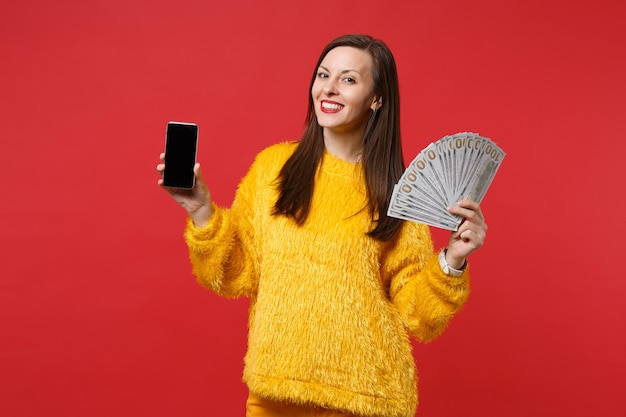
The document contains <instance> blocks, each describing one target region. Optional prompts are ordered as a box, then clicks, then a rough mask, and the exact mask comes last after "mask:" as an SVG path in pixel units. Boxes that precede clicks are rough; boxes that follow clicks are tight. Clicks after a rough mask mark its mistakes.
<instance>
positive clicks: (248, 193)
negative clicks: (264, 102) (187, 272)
mask: <svg viewBox="0 0 626 417" xmlns="http://www.w3.org/2000/svg"><path fill="white" fill-rule="evenodd" d="M310 92H311V94H310V100H309V109H308V125H307V129H306V131H305V133H304V135H303V136H302V138H301V140H300V142H298V143H281V144H277V145H274V146H270V147H269V148H267V149H265V150H263V151H262V152H261V153H260V154H259V155H258V156H257V158H256V160H255V162H254V163H253V165H252V167H251V168H250V170H249V171H248V173H247V175H246V176H245V177H244V178H243V180H242V181H241V184H240V185H239V188H238V190H237V194H236V196H235V200H234V202H233V204H232V207H231V208H222V207H218V206H217V205H215V204H214V203H213V201H212V200H211V198H210V193H209V190H208V187H207V185H206V183H205V181H204V179H203V176H202V172H201V170H200V166H199V164H196V167H195V172H196V176H197V181H196V184H195V186H194V187H193V188H192V189H191V190H182V191H181V190H179V189H171V188H168V187H165V186H163V180H162V179H161V180H159V184H160V185H161V186H163V188H164V189H165V190H166V191H167V192H168V193H169V194H170V195H171V196H172V197H173V198H174V199H175V200H176V201H177V202H178V203H179V204H180V205H181V206H182V207H183V208H185V210H186V211H187V214H188V215H189V220H188V223H187V229H186V232H185V238H186V242H187V245H188V247H189V252H190V257H191V262H192V266H193V271H194V273H195V274H196V276H197V278H198V280H199V282H200V283H201V284H202V285H203V286H205V287H207V288H209V289H211V290H212V291H214V292H215V293H217V294H219V295H222V296H225V297H232V298H235V297H249V298H250V299H251V306H250V318H249V337H248V352H247V354H246V359H245V369H244V376H243V379H244V381H245V382H246V384H247V386H248V388H249V393H250V395H249V398H248V401H247V416H248V417H253V416H254V417H257V416H265V417H272V416H283V415H289V416H295V417H297V416H305V415H306V416H314V415H315V416H336V417H348V416H353V415H359V416H365V417H366V416H381V415H384V416H389V417H410V416H413V415H414V413H415V409H416V407H417V389H416V388H417V387H416V384H417V377H416V370H415V364H414V361H413V357H412V353H411V343H410V339H409V334H413V335H414V336H415V337H416V338H418V339H419V340H422V341H429V340H432V339H433V338H435V337H437V336H438V335H439V334H440V333H441V332H442V331H443V330H444V329H445V327H446V326H447V323H448V321H449V320H450V319H451V317H452V316H453V315H454V314H455V313H456V312H457V311H458V310H459V309H460V308H461V306H463V304H464V302H465V300H466V299H467V296H468V293H469V277H468V273H467V272H466V270H465V265H466V258H467V256H468V255H469V254H470V253H472V252H473V251H474V250H475V249H477V248H478V247H480V246H481V245H482V242H483V239H484V237H485V232H486V226H485V223H484V219H483V216H482V213H481V210H480V207H479V206H478V205H477V204H475V203H473V202H471V201H462V202H460V203H459V205H458V206H455V207H453V208H450V209H449V210H450V211H451V212H452V213H455V214H458V215H460V216H463V217H465V218H466V219H467V221H465V222H464V223H463V225H462V226H461V227H459V229H458V230H457V231H456V232H453V233H452V234H451V235H450V240H449V244H448V247H447V248H446V250H442V251H441V252H440V254H441V256H438V255H437V254H436V253H435V252H434V251H433V244H432V241H431V237H430V232H429V229H428V227H427V226H426V225H423V224H417V223H410V222H403V221H401V220H398V219H394V218H390V217H387V215H386V212H387V208H388V205H389V200H390V196H391V192H392V187H393V184H395V183H396V182H397V180H398V179H399V177H400V176H401V174H402V172H403V168H404V161H403V158H402V152H401V143H400V130H399V116H398V114H399V105H398V103H399V98H398V80H397V75H396V68H395V62H394V59H393V56H392V54H391V52H390V51H389V49H388V48H387V47H386V45H385V44H384V43H383V42H381V41H378V40H375V39H372V38H371V37H369V36H363V35H347V36H343V37H340V38H338V39H336V40H334V41H333V42H331V43H330V44H329V45H328V46H327V47H326V48H325V50H324V51H323V52H322V54H321V56H320V58H319V60H318V63H317V65H316V67H315V71H314V74H313V77H312V81H311V86H310ZM161 159H162V161H163V160H164V159H165V155H164V154H162V155H161ZM157 169H158V171H159V172H160V173H163V171H164V169H165V165H164V164H163V163H160V164H159V165H158V167H157ZM462 235H463V236H465V238H461V236H462Z"/></svg>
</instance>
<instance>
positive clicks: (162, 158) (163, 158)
mask: <svg viewBox="0 0 626 417" xmlns="http://www.w3.org/2000/svg"><path fill="white" fill-rule="evenodd" d="M159 159H160V160H161V161H162V162H164V161H165V153H164V152H161V154H160V155H159Z"/></svg>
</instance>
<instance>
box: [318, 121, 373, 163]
mask: <svg viewBox="0 0 626 417" xmlns="http://www.w3.org/2000/svg"><path fill="white" fill-rule="evenodd" d="M363 134H364V132H356V133H350V134H347V133H337V132H331V131H328V130H327V129H324V146H325V147H326V150H327V151H328V152H330V153H331V154H333V155H334V156H336V157H337V158H339V159H343V160H344V161H347V162H361V157H362V155H363Z"/></svg>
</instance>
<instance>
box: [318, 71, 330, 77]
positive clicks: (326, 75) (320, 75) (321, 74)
mask: <svg viewBox="0 0 626 417" xmlns="http://www.w3.org/2000/svg"><path fill="white" fill-rule="evenodd" d="M317 77H318V78H328V74H326V73H325V72H321V71H320V72H318V73H317Z"/></svg>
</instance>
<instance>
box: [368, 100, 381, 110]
mask: <svg viewBox="0 0 626 417" xmlns="http://www.w3.org/2000/svg"><path fill="white" fill-rule="evenodd" d="M382 105H383V98H382V97H375V98H374V101H372V105H371V106H370V108H371V109H372V111H376V110H378V109H380V106H382Z"/></svg>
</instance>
